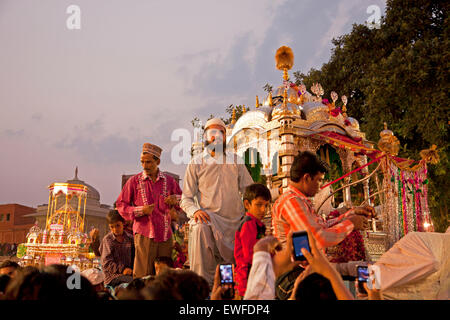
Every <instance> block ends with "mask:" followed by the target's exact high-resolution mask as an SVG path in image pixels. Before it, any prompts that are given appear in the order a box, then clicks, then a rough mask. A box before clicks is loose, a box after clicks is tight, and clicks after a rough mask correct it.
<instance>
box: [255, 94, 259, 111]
mask: <svg viewBox="0 0 450 320" xmlns="http://www.w3.org/2000/svg"><path fill="white" fill-rule="evenodd" d="M256 108H259V99H258V96H256Z"/></svg>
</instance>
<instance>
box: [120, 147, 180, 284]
mask: <svg viewBox="0 0 450 320" xmlns="http://www.w3.org/2000/svg"><path fill="white" fill-rule="evenodd" d="M161 152H162V149H161V148H160V147H158V146H155V145H153V144H150V143H144V146H143V148H142V153H141V164H142V168H143V171H142V172H141V173H138V174H137V175H135V176H133V177H131V178H130V179H129V180H128V181H127V183H126V184H125V185H124V187H123V189H122V191H121V193H120V195H119V197H118V198H117V201H116V207H117V210H118V211H119V213H120V214H121V215H122V217H124V219H125V220H132V221H133V234H134V245H135V258H134V268H133V277H134V278H140V277H143V276H147V275H154V274H155V268H154V261H155V259H156V258H157V257H171V255H172V248H173V241H172V229H171V220H172V219H176V217H177V214H178V211H179V210H180V207H179V206H178V203H179V200H180V198H181V189H180V186H179V185H178V183H177V182H176V181H175V179H174V178H172V177H171V176H169V175H166V174H164V173H162V172H161V171H160V170H159V168H158V166H159V164H160V158H161Z"/></svg>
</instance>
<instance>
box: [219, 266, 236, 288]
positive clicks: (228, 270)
mask: <svg viewBox="0 0 450 320" xmlns="http://www.w3.org/2000/svg"><path fill="white" fill-rule="evenodd" d="M219 268H220V283H222V284H223V283H233V265H232V264H221V265H220V266H219Z"/></svg>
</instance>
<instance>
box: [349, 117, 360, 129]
mask: <svg viewBox="0 0 450 320" xmlns="http://www.w3.org/2000/svg"><path fill="white" fill-rule="evenodd" d="M347 120H348V121H349V122H350V125H351V127H352V128H353V130H358V131H359V122H358V120H356V119H355V118H352V117H348V118H347Z"/></svg>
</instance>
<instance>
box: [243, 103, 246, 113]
mask: <svg viewBox="0 0 450 320" xmlns="http://www.w3.org/2000/svg"><path fill="white" fill-rule="evenodd" d="M246 112H247V109H245V104H244V105H243V106H242V114H244V113H246Z"/></svg>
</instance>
